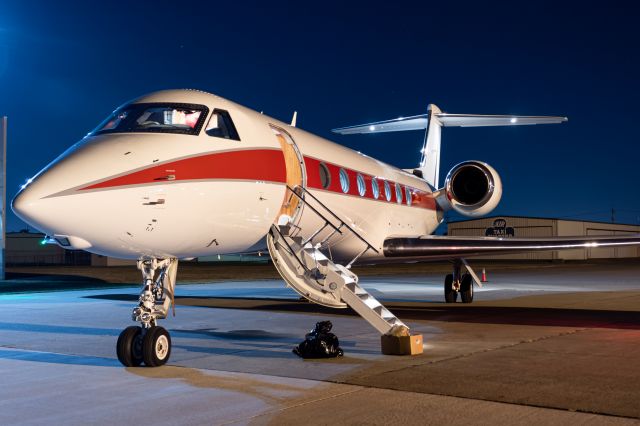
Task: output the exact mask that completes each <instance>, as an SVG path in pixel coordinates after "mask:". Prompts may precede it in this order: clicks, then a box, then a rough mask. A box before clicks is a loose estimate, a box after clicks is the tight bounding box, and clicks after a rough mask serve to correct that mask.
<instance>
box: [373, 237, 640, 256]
mask: <svg viewBox="0 0 640 426" xmlns="http://www.w3.org/2000/svg"><path fill="white" fill-rule="evenodd" d="M635 245H640V234H631V235H621V236H592V237H548V238H511V237H507V238H502V237H449V236H436V235H428V236H424V237H417V238H387V239H386V240H385V241H384V246H383V247H384V255H385V257H415V258H421V259H424V260H442V259H455V258H462V257H471V256H481V255H487V254H490V255H495V254H510V253H525V252H530V251H545V250H547V251H548V250H572V249H586V248H599V247H621V246H635Z"/></svg>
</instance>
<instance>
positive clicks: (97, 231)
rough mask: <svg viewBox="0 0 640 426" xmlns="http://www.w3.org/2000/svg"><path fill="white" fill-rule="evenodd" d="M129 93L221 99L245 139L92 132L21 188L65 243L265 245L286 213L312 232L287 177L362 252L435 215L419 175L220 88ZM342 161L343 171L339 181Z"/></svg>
mask: <svg viewBox="0 0 640 426" xmlns="http://www.w3.org/2000/svg"><path fill="white" fill-rule="evenodd" d="M133 103H134V104H136V103H158V104H161V103H187V104H197V105H204V106H206V108H207V109H208V112H207V114H209V115H211V114H212V112H213V111H214V110H216V109H217V110H224V111H226V112H228V114H229V117H230V118H231V119H232V120H233V123H234V125H235V128H236V129H237V133H238V135H239V139H240V140H233V139H225V138H221V137H216V136H210V135H209V134H207V133H206V132H205V128H204V127H203V128H202V129H201V130H200V131H199V133H198V134H189V135H185V134H175V133H156V132H142V133H140V132H138V133H135V132H132V133H127V132H121V133H105V134H99V132H98V134H90V135H88V136H87V137H85V138H84V139H83V140H81V141H80V142H78V143H77V144H76V145H74V146H73V147H72V148H70V149H69V150H67V151H66V152H65V153H63V154H62V155H61V156H60V157H59V158H58V159H56V160H55V161H54V162H52V163H51V164H50V165H49V166H47V167H46V168H45V169H44V170H43V171H41V172H40V173H39V174H38V175H37V176H36V177H34V179H33V180H32V181H31V182H30V183H29V184H28V185H27V186H26V187H25V188H23V190H22V191H20V192H19V194H18V195H17V196H16V198H15V199H14V201H13V209H14V211H15V212H16V214H17V215H18V216H19V217H21V218H22V219H23V220H25V221H26V222H28V223H29V224H30V225H32V226H34V227H36V228H38V229H40V230H41V231H43V232H45V233H47V234H48V235H50V236H52V237H55V238H58V240H59V241H69V244H70V247H71V248H81V249H86V250H88V251H90V252H93V253H97V254H102V255H108V256H113V257H118V258H131V259H134V258H135V259H137V258H144V257H156V258H166V257H177V258H191V257H199V256H207V255H212V254H221V253H237V252H247V251H255V250H263V249H264V248H265V246H264V237H265V235H266V234H267V233H268V232H269V229H270V227H271V225H272V224H273V223H274V222H276V221H277V220H278V218H279V217H280V216H281V215H282V214H287V215H289V216H291V217H292V218H293V221H294V223H295V224H296V225H297V226H298V227H300V228H301V229H305V230H309V232H312V231H314V230H315V229H316V228H318V227H320V226H321V225H322V224H323V221H322V220H321V219H320V218H319V217H318V216H317V215H316V214H315V213H314V212H313V211H311V209H309V208H308V207H305V206H304V204H303V203H297V202H296V201H295V197H292V194H291V193H290V192H288V190H287V184H289V185H290V186H295V185H301V186H303V187H305V188H306V189H307V190H309V191H310V192H311V193H312V194H313V195H315V196H316V197H317V198H318V199H319V200H320V201H321V202H322V203H324V204H325V205H326V206H327V207H328V208H329V209H330V210H332V211H333V212H334V213H335V214H336V215H337V216H339V217H340V218H341V219H342V220H344V221H345V222H346V223H348V224H349V225H350V226H351V227H353V228H354V229H355V230H356V231H357V232H359V233H360V235H362V237H363V238H365V239H366V240H367V241H368V242H369V243H370V244H371V245H372V246H373V247H375V248H376V249H378V250H379V254H376V253H374V252H372V251H368V252H367V254H366V255H365V256H363V258H362V260H365V261H376V260H381V259H382V258H383V254H382V245H383V242H384V240H385V239H386V238H388V237H391V236H407V237H416V236H421V235H428V234H430V233H431V232H433V230H434V229H435V228H436V227H437V225H438V224H439V223H440V220H441V214H440V212H439V211H438V209H437V208H436V202H435V200H434V198H433V194H432V188H431V187H430V186H429V185H428V184H427V183H426V182H425V181H424V180H423V179H420V178H418V177H416V176H414V175H412V174H409V173H407V172H405V171H403V170H400V169H398V168H395V167H392V166H390V165H387V164H385V163H383V162H381V161H378V160H375V159H373V158H370V157H367V156H365V155H362V154H360V153H357V152H355V151H353V150H350V149H348V148H345V147H343V146H340V145H337V144H335V143H332V142H330V141H328V140H325V139H322V138H320V137H317V136H314V135H312V134H310V133H307V132H305V131H303V130H300V129H298V128H295V127H291V126H289V125H287V124H285V123H282V122H280V121H278V120H275V119H272V118H270V117H268V116H265V115H262V114H260V113H257V112H255V111H252V110H250V109H247V108H244V107H242V106H240V105H237V104H235V103H232V102H230V101H227V100H225V99H222V98H220V97H217V96H214V95H211V94H208V93H204V92H198V91H192V90H172V91H162V92H157V93H154V94H151V95H148V96H144V97H142V98H139V99H137V100H135V101H133ZM207 120H209V117H207V118H206V119H205V121H204V123H205V124H206V123H207ZM320 163H322V165H321V164H320ZM340 169H343V170H344V172H343V174H344V173H346V177H347V178H348V179H347V180H348V182H349V188H348V189H347V191H346V192H345V191H344V190H343V187H342V186H341V179H340ZM323 170H324V171H325V175H324V179H323V178H322V177H321V172H322V171H323ZM326 172H328V174H327V173H326ZM358 175H360V176H361V178H358V177H357V176H358ZM327 176H328V179H327ZM374 178H375V179H376V180H377V182H378V186H379V196H378V198H377V199H376V198H375V196H374V191H373V188H372V180H373V179H374ZM359 179H360V180H361V182H360V184H362V183H364V195H360V191H359V183H358V180H359ZM385 182H388V184H389V188H390V194H389V195H390V197H389V199H387V196H386V193H385V192H386V191H385ZM361 186H362V185H360V187H361ZM344 189H346V188H344ZM360 189H361V188H360ZM397 189H399V190H397ZM397 193H400V194H401V196H402V197H401V200H398V199H397V196H396V194H397ZM407 194H409V196H410V198H411V202H410V203H408V201H407ZM290 198H291V199H294V201H291V200H290ZM409 204H410V205H409ZM309 232H308V233H309ZM326 232H329V231H328V230H327V231H326ZM65 239H66V240H65ZM362 248H363V246H362V242H361V241H359V240H358V239H357V238H355V237H354V236H353V235H352V234H349V233H345V234H344V235H343V236H339V237H338V238H333V239H332V240H331V251H332V252H333V254H334V255H335V256H337V257H344V258H348V257H353V256H354V255H355V254H357V253H358V252H360V251H361V250H362Z"/></svg>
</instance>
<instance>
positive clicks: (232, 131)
mask: <svg viewBox="0 0 640 426" xmlns="http://www.w3.org/2000/svg"><path fill="white" fill-rule="evenodd" d="M205 133H206V134H207V135H209V136H213V137H216V138H224V139H232V140H234V141H239V140H240V136H239V135H238V131H237V130H236V126H234V124H233V121H232V120H231V116H230V115H229V113H228V112H227V111H224V110H222V109H214V110H213V113H212V114H211V118H209V123H208V124H207V128H206V130H205Z"/></svg>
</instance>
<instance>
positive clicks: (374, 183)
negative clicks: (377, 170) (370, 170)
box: [371, 178, 380, 200]
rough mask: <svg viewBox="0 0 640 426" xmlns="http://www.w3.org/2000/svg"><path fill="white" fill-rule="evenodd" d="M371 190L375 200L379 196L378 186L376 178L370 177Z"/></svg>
mask: <svg viewBox="0 0 640 426" xmlns="http://www.w3.org/2000/svg"><path fill="white" fill-rule="evenodd" d="M371 192H372V193H373V198H375V199H376V200H377V199H378V198H380V187H379V186H378V179H376V178H373V179H371Z"/></svg>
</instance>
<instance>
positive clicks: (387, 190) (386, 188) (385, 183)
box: [384, 180, 391, 201]
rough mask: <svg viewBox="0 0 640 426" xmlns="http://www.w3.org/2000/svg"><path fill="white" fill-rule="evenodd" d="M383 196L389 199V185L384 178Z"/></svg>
mask: <svg viewBox="0 0 640 426" xmlns="http://www.w3.org/2000/svg"><path fill="white" fill-rule="evenodd" d="M384 196H385V197H387V201H391V187H390V186H389V182H387V181H386V180H385V181H384Z"/></svg>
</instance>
